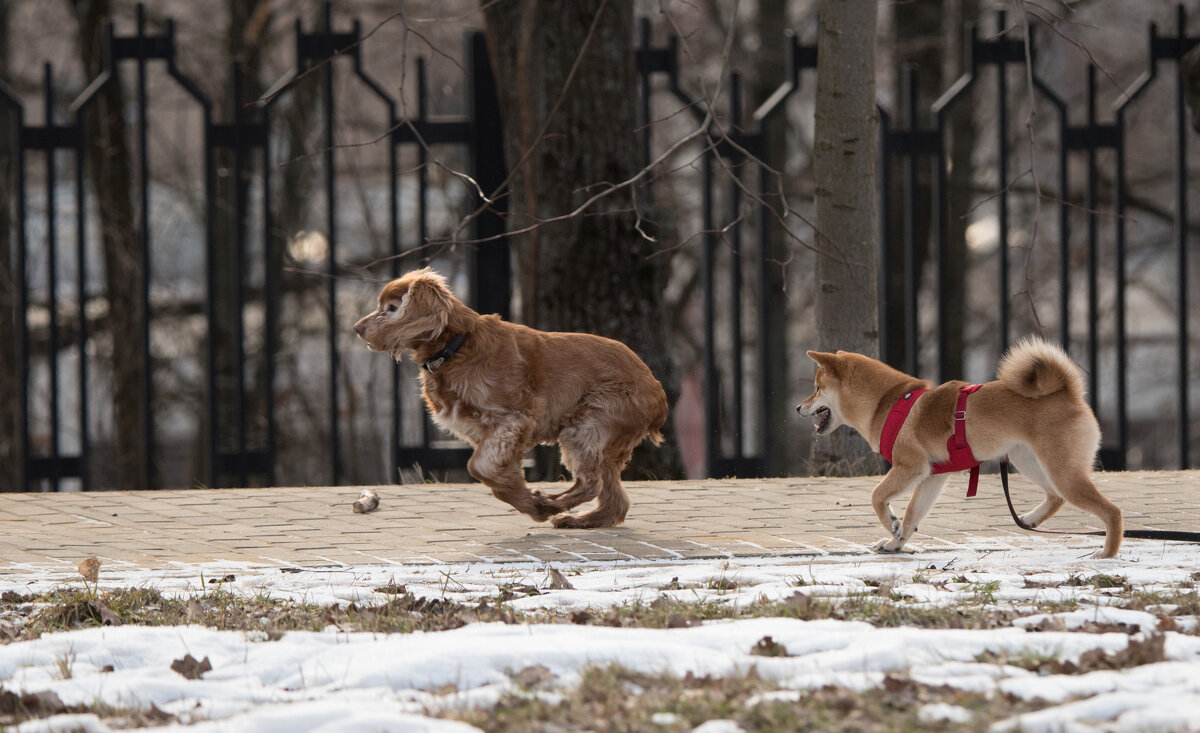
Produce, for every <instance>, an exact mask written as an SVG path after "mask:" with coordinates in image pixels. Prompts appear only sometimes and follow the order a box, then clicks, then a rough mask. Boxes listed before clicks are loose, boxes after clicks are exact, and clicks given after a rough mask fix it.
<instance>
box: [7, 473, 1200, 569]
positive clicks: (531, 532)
mask: <svg viewBox="0 0 1200 733" xmlns="http://www.w3.org/2000/svg"><path fill="white" fill-rule="evenodd" d="M964 479H965V475H964V477H963V478H961V479H952V480H951V482H950V483H949V484H948V485H947V488H946V490H945V491H944V492H943V494H942V497H941V499H940V500H939V502H938V503H937V504H936V505H935V506H934V508H933V511H932V512H931V514H930V516H929V517H928V518H927V519H926V520H925V524H924V526H922V527H921V530H922V531H921V533H920V534H918V535H917V537H916V538H915V540H914V541H913V542H912V544H913V545H915V546H917V547H919V548H925V549H938V548H945V547H952V546H955V545H957V544H961V543H964V542H966V541H968V540H970V541H971V542H973V543H977V542H978V541H979V539H980V538H985V539H986V541H987V542H989V543H990V542H995V544H996V546H997V548H1001V547H1004V546H1005V543H1006V542H1009V541H1011V540H1012V539H1013V538H1014V537H1017V536H1027V533H1025V532H1022V531H1021V530H1019V529H1017V527H1016V526H1015V525H1013V523H1012V520H1011V518H1010V517H1009V515H1008V510H1007V508H1006V507H1005V505H1004V496H1003V493H1002V492H1001V489H1000V481H999V477H998V476H996V475H986V474H985V475H984V476H983V477H981V485H980V492H979V496H978V497H977V498H975V499H971V500H967V499H965V498H963V492H964V487H965V480H964ZM1097 481H1098V483H1099V485H1100V488H1101V490H1102V491H1104V492H1105V493H1106V494H1107V495H1108V496H1109V497H1110V498H1111V499H1112V500H1113V501H1115V502H1116V503H1117V505H1118V506H1120V507H1121V508H1122V509H1123V510H1124V512H1125V521H1126V526H1127V527H1128V528H1134V527H1138V528H1154V529H1182V530H1200V471H1179V472H1169V471H1161V472H1159V471H1156V472H1130V473H1107V474H1098V475H1097ZM874 483H875V480H874V479H872V478H869V477H868V478H855V479H822V478H782V479H763V480H708V481H672V482H667V481H663V482H630V483H628V484H627V487H628V489H629V492H630V495H631V497H632V500H633V507H632V509H631V510H630V512H629V517H628V519H627V521H626V523H625V524H624V525H622V526H620V527H617V528H614V529H604V530H571V531H567V530H556V529H554V528H553V527H551V526H549V525H546V524H537V523H534V522H532V521H530V520H529V519H528V518H526V517H525V516H523V515H520V514H518V513H517V512H516V511H515V510H513V509H511V508H509V507H508V506H507V505H506V504H501V503H500V502H499V501H497V500H496V499H493V498H492V496H491V492H489V491H488V490H487V489H486V488H485V487H483V486H482V485H480V484H416V485H403V486H382V487H378V488H377V491H378V493H379V497H380V507H379V509H378V510H376V511H374V512H371V513H369V514H355V513H353V511H352V510H351V504H352V502H353V501H354V500H355V499H356V498H358V494H359V491H360V487H333V488H327V487H308V488H270V489H219V490H194V491H153V492H149V491H112V492H94V493H86V494H79V493H74V494H71V493H64V494H8V493H5V494H0V571H2V570H3V569H4V568H12V567H13V566H18V565H28V564H52V565H61V564H63V563H70V564H71V565H74V564H75V563H78V562H79V561H80V560H82V559H84V558H86V557H90V556H93V555H94V556H98V557H100V558H101V559H102V560H104V561H105V563H106V564H109V565H110V566H112V565H133V566H144V567H163V566H166V565H169V564H171V563H200V562H207V561H225V562H252V563H267V564H278V565H298V566H320V565H338V564H361V563H404V564H412V563H462V562H505V561H523V560H535V561H542V562H551V561H553V562H581V561H587V560H641V561H646V560H669V559H701V558H713V557H748V556H793V555H818V554H824V553H863V552H866V551H867V548H868V547H869V546H870V545H872V544H874V543H875V542H876V541H877V540H878V539H880V538H881V537H883V535H884V532H883V530H882V528H881V527H880V526H879V524H878V522H877V521H876V519H875V516H874V513H873V512H872V511H871V507H870V492H871V488H872V486H874ZM1013 495H1014V500H1015V501H1016V502H1017V504H1018V510H1019V511H1027V510H1028V509H1030V508H1032V507H1033V506H1035V505H1036V504H1037V502H1039V501H1040V500H1041V490H1040V489H1037V488H1036V487H1034V486H1033V485H1032V484H1031V483H1029V482H1028V481H1026V480H1025V479H1023V478H1021V477H1019V476H1015V477H1014V481H1013ZM902 506H903V500H901V502H898V503H897V506H896V509H897V513H899V512H900V510H901V507H902ZM1049 528H1051V529H1063V530H1092V529H1097V528H1098V525H1097V524H1096V522H1095V519H1094V518H1093V517H1092V516H1091V515H1089V514H1085V513H1083V512H1082V511H1080V510H1078V509H1075V508H1073V507H1071V506H1067V507H1065V508H1064V509H1063V510H1062V511H1061V512H1060V513H1059V515H1058V516H1056V517H1055V518H1054V519H1052V520H1051V521H1050V523H1049ZM1063 541H1070V542H1073V543H1079V544H1081V545H1082V546H1087V547H1090V546H1092V545H1095V546H1096V547H1099V545H1100V539H1099V538H1096V537H1087V538H1064V540H1063ZM976 546H977V545H976Z"/></svg>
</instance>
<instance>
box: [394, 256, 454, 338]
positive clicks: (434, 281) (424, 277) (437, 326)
mask: <svg viewBox="0 0 1200 733" xmlns="http://www.w3.org/2000/svg"><path fill="white" fill-rule="evenodd" d="M408 278H411V279H410V280H409V284H408V293H407V294H406V296H405V297H406V298H407V299H408V303H407V305H406V306H405V308H404V312H405V317H406V318H407V319H409V320H416V319H418V318H421V319H428V320H429V321H430V328H431V330H432V331H433V332H434V335H435V336H436V335H437V334H438V333H440V332H441V331H443V330H445V328H446V324H447V322H448V321H449V318H450V309H451V308H452V307H453V298H454V296H453V295H452V294H451V293H450V288H449V287H447V286H446V278H444V277H442V276H441V275H439V274H438V273H436V272H434V271H433V270H431V269H429V268H428V267H426V268H424V269H421V270H417V271H415V272H411V273H409V274H408V275H407V276H406V279H408Z"/></svg>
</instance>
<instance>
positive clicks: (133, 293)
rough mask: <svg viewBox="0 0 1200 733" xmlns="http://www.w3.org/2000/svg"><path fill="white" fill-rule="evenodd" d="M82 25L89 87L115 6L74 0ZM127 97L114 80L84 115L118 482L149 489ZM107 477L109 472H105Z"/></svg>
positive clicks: (138, 236)
mask: <svg viewBox="0 0 1200 733" xmlns="http://www.w3.org/2000/svg"><path fill="white" fill-rule="evenodd" d="M71 8H72V10H73V11H74V13H75V16H76V19H77V20H78V22H79V47H78V50H79V54H80V60H81V61H82V63H83V68H84V72H85V74H86V76H87V78H88V79H94V78H96V77H97V76H99V74H100V73H101V71H103V65H104V58H103V50H104V23H105V20H106V19H107V18H109V17H110V16H111V15H112V12H111V10H112V9H111V7H110V3H109V0H74V2H72V4H71ZM124 104H125V94H124V92H123V90H122V87H121V78H120V76H119V75H114V76H113V78H112V79H110V80H109V82H108V83H107V84H106V85H105V86H104V89H103V90H102V91H101V92H100V94H99V96H98V98H97V99H96V100H95V102H93V103H92V105H91V106H90V107H89V108H88V111H87V113H86V114H85V115H84V125H85V128H86V129H85V136H86V138H87V139H88V140H89V141H90V144H89V145H88V146H87V147H86V152H85V155H86V161H85V162H86V165H87V169H88V174H89V175H90V176H91V179H92V183H93V186H94V189H95V192H96V197H97V207H96V208H97V210H98V212H99V215H100V231H101V247H102V249H103V253H104V254H103V258H104V278H105V293H106V296H107V299H108V319H107V322H106V330H107V332H108V337H109V338H110V339H111V341H112V378H113V391H112V400H113V405H114V414H115V420H116V424H115V425H114V426H113V430H114V436H113V440H114V441H115V451H114V452H113V453H112V469H113V472H112V474H111V475H112V476H113V478H114V481H115V484H116V488H121V489H150V488H154V487H153V486H146V485H144V483H143V476H144V475H145V474H146V471H145V466H144V464H145V461H146V448H147V446H146V445H145V441H144V435H145V428H144V423H143V421H144V419H145V411H144V402H145V400H144V395H143V393H142V383H143V379H144V376H143V375H144V371H145V370H144V358H143V354H144V348H143V346H144V345H143V343H142V340H141V339H140V338H137V337H136V336H134V335H135V334H139V333H141V324H142V322H143V319H144V318H145V317H146V315H147V314H145V313H143V312H142V303H141V298H140V297H139V293H140V291H141V283H142V278H143V273H142V260H141V233H140V225H139V224H138V221H137V217H136V216H135V215H134V204H133V181H134V176H133V172H132V152H131V150H130V145H129V130H128V126H127V124H126V122H125V118H124V116H123V114H122V113H123V111H124ZM105 473H108V472H105Z"/></svg>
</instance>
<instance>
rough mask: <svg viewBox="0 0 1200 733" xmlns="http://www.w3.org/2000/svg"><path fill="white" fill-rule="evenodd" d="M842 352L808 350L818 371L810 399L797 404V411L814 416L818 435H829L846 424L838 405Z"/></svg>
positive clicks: (814, 425)
mask: <svg viewBox="0 0 1200 733" xmlns="http://www.w3.org/2000/svg"><path fill="white" fill-rule="evenodd" d="M842 353H843V352H841V351H839V352H838V353H836V354H830V353H826V352H823V351H809V352H808V356H809V357H810V358H811V359H812V360H813V361H815V362H816V363H817V373H816V374H814V375H813V386H814V390H813V393H812V394H811V395H809V396H808V399H806V400H804V401H803V402H801V403H800V404H799V405H797V406H796V412H799V413H800V414H801V415H804V416H809V415H811V416H812V418H813V429H814V430H816V432H817V435H828V434H829V433H832V432H833V431H834V430H836V429H837V428H838V427H839V426H841V425H843V424H845V419H844V418H843V416H842V411H841V409H840V407H839V405H838V389H839V388H840V387H841V376H840V372H841V369H840V367H841V362H842Z"/></svg>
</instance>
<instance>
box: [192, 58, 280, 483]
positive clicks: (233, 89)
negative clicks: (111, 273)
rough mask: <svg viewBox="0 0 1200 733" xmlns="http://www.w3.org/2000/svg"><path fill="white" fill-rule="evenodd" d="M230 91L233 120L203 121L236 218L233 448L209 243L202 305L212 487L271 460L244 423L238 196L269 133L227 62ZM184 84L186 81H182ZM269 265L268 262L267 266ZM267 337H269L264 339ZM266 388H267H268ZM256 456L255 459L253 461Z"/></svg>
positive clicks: (242, 233)
mask: <svg viewBox="0 0 1200 733" xmlns="http://www.w3.org/2000/svg"><path fill="white" fill-rule="evenodd" d="M229 78H230V95H231V97H232V100H233V103H232V107H233V109H232V118H233V120H232V122H231V123H229V124H225V125H213V124H211V121H209V124H207V125H206V130H207V134H208V135H209V136H210V137H211V139H212V141H211V143H210V144H208V145H206V146H205V148H206V149H216V148H229V149H230V151H231V152H232V154H233V166H232V181H233V184H232V188H231V191H232V194H231V196H230V198H231V201H230V202H229V203H230V206H231V207H232V209H233V211H232V213H233V217H232V218H233V222H234V230H235V231H234V245H235V246H234V253H233V256H234V262H233V270H234V276H233V283H232V285H233V288H234V310H235V312H236V314H237V320H236V322H235V323H234V336H233V351H234V359H233V368H234V369H235V370H236V371H237V374H236V376H235V380H234V387H235V392H234V397H233V399H234V411H235V412H236V414H237V417H236V420H237V429H236V431H235V432H236V435H235V438H236V445H237V447H236V451H232V452H230V451H227V450H222V446H221V444H220V442H219V440H220V438H219V433H218V427H219V422H220V415H219V411H218V406H219V404H220V397H219V386H218V384H217V381H216V378H217V360H216V353H217V352H216V341H217V339H216V334H217V330H218V325H217V314H216V308H215V300H216V297H217V296H216V288H217V282H216V269H215V268H216V265H215V249H216V248H215V246H214V245H215V243H214V242H211V241H210V242H209V245H208V258H209V261H210V262H211V263H212V268H211V269H210V273H209V281H208V297H207V299H206V301H207V303H206V305H208V306H210V307H209V308H208V310H207V314H208V317H209V325H208V347H209V355H210V360H209V367H208V368H209V378H210V380H211V383H210V390H211V392H210V397H209V431H210V433H209V437H210V440H211V441H212V443H211V445H210V461H211V468H210V472H211V480H212V481H213V485H214V486H219V485H220V483H221V476H222V474H225V473H232V474H235V475H236V476H237V480H238V482H239V483H238V485H239V486H245V485H247V478H248V477H249V474H250V473H251V472H255V471H258V470H260V469H261V470H265V469H262V464H263V463H264V462H266V463H269V462H271V461H270V458H269V457H265V460H264V458H263V457H252V456H251V452H250V450H249V446H248V445H247V425H246V391H247V388H246V364H247V359H246V347H245V343H246V331H245V312H246V250H247V246H248V245H247V242H248V234H249V232H247V231H246V210H245V204H246V200H245V198H244V197H243V196H242V194H241V187H242V181H243V180H245V178H246V168H247V163H246V158H247V153H248V152H249V151H251V150H252V149H253V148H255V147H257V146H260V145H262V146H265V145H266V138H267V131H266V129H265V128H264V126H263V125H261V124H257V123H254V122H253V121H250V120H246V119H245V118H244V115H243V109H242V104H241V99H242V75H241V71H240V69H239V68H238V65H237V63H236V62H234V63H231V64H230V71H229ZM185 86H186V85H185ZM209 155H211V153H208V154H206V161H205V164H206V171H205V188H206V189H208V187H209V184H208V181H209V179H210V178H211V177H212V175H213V172H212V170H211V168H210V167H207V166H209V161H208V157H209ZM209 195H210V196H211V197H212V198H211V199H210V200H209V202H208V204H207V205H208V206H212V205H213V199H215V198H216V191H215V183H214V185H213V188H212V190H211V191H210V194H209ZM208 221H209V225H208V236H209V239H210V240H211V239H212V234H211V233H212V222H213V218H209V219H208ZM268 266H269V265H268ZM268 341H269V339H268ZM267 391H268V392H270V390H267ZM256 458H257V460H256Z"/></svg>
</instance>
